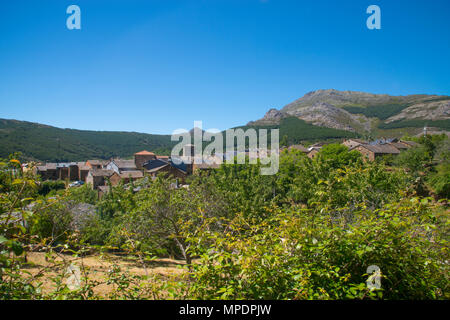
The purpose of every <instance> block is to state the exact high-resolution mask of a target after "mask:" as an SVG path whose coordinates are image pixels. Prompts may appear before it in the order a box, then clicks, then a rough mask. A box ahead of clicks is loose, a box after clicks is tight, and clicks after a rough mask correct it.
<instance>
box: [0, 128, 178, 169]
mask: <svg viewBox="0 0 450 320" xmlns="http://www.w3.org/2000/svg"><path fill="white" fill-rule="evenodd" d="M172 145H173V142H171V141H170V135H154V134H145V133H137V132H118V131H117V132H116V131H85V130H74V129H60V128H56V127H52V126H47V125H42V124H38V123H32V122H25V121H18V120H6V119H0V157H7V156H8V155H9V154H11V153H13V152H21V153H22V155H23V158H24V159H25V160H41V161H83V160H87V159H109V158H111V157H124V158H125V157H131V156H132V155H133V154H134V153H135V152H137V151H141V150H144V149H145V150H149V151H153V152H155V153H159V154H169V153H170V150H171V148H172Z"/></svg>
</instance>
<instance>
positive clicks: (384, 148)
mask: <svg viewBox="0 0 450 320" xmlns="http://www.w3.org/2000/svg"><path fill="white" fill-rule="evenodd" d="M353 150H357V151H359V152H360V153H361V154H362V155H363V158H364V159H367V160H369V161H374V160H375V159H377V158H379V157H382V156H385V155H394V156H396V155H398V154H400V150H398V149H397V148H396V147H394V146H393V145H391V144H389V143H386V144H378V145H370V144H362V145H359V146H357V147H356V148H354V149H353Z"/></svg>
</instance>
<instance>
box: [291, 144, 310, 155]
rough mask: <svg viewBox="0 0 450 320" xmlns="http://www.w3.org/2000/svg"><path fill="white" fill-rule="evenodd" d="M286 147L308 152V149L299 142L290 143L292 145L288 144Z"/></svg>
mask: <svg viewBox="0 0 450 320" xmlns="http://www.w3.org/2000/svg"><path fill="white" fill-rule="evenodd" d="M288 149H289V150H292V149H296V150H300V151H301V152H305V153H307V152H308V149H306V148H305V147H304V146H302V145H301V144H294V145H292V146H289V148H288Z"/></svg>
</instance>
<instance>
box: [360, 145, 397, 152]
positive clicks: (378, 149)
mask: <svg viewBox="0 0 450 320" xmlns="http://www.w3.org/2000/svg"><path fill="white" fill-rule="evenodd" d="M358 147H362V148H365V149H367V150H369V151H372V152H373V153H377V154H399V153H400V151H399V150H398V149H397V148H396V147H394V146H392V145H390V144H379V145H370V144H361V145H359V146H358Z"/></svg>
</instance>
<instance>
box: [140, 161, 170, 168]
mask: <svg viewBox="0 0 450 320" xmlns="http://www.w3.org/2000/svg"><path fill="white" fill-rule="evenodd" d="M167 164H168V163H167V161H164V160H161V159H153V160H150V161H147V162H145V163H144V164H143V165H142V166H143V167H144V168H145V169H147V170H153V169H156V168H159V167H164V166H166V165H167Z"/></svg>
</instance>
